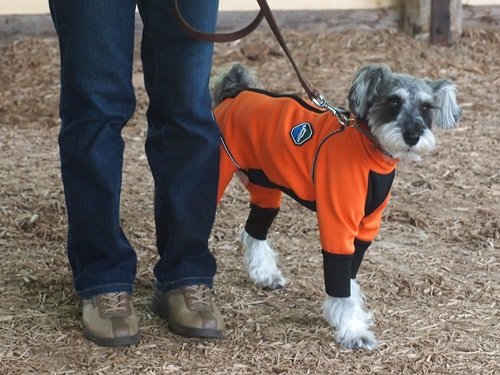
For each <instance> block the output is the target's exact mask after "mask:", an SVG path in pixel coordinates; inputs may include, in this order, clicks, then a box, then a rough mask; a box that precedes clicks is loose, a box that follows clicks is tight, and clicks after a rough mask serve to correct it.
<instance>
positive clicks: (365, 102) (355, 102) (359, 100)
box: [347, 64, 391, 119]
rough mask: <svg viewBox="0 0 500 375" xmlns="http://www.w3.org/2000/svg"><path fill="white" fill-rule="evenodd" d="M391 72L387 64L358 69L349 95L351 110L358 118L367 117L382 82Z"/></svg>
mask: <svg viewBox="0 0 500 375" xmlns="http://www.w3.org/2000/svg"><path fill="white" fill-rule="evenodd" d="M390 74H391V70H390V69H389V67H388V66H386V65H378V64H370V65H367V66H365V67H363V68H361V69H360V70H358V72H357V73H356V74H355V75H354V78H353V80H352V85H351V88H350V89H349V95H348V96H347V100H348V102H349V110H350V111H351V112H352V113H354V114H355V115H356V116H357V117H358V118H360V119H362V118H365V117H366V115H367V112H368V109H369V108H370V105H371V103H372V102H373V98H374V97H375V96H376V95H377V93H378V88H379V86H380V84H381V83H382V82H383V81H384V80H386V79H388V77H389V76H390Z"/></svg>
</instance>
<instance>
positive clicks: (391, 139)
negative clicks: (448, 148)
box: [370, 121, 436, 161]
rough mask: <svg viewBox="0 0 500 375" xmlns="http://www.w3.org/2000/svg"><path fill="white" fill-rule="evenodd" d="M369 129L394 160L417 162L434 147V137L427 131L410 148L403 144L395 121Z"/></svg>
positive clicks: (401, 134) (403, 141) (399, 129)
mask: <svg viewBox="0 0 500 375" xmlns="http://www.w3.org/2000/svg"><path fill="white" fill-rule="evenodd" d="M370 128H371V131H372V133H373V135H374V136H375V138H376V139H377V140H378V142H379V143H380V145H381V146H382V147H383V149H384V151H385V152H387V153H388V154H389V155H391V156H392V157H393V158H395V159H399V160H402V161H418V160H420V159H421V155H423V154H426V153H429V152H431V151H432V150H433V149H434V148H435V147H436V137H435V136H434V133H432V131H430V130H429V129H425V130H424V133H423V134H422V135H421V136H420V139H419V140H418V143H417V144H416V145H413V146H410V145H408V144H407V143H406V142H405V140H404V138H403V133H402V132H401V128H400V127H399V126H398V125H397V122H396V121H393V122H389V123H387V124H383V125H381V126H370Z"/></svg>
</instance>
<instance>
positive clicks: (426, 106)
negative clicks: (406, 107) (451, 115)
mask: <svg viewBox="0 0 500 375" xmlns="http://www.w3.org/2000/svg"><path fill="white" fill-rule="evenodd" d="M431 109H432V104H431V103H424V104H422V106H421V107H420V110H421V111H422V112H429V111H430V110H431Z"/></svg>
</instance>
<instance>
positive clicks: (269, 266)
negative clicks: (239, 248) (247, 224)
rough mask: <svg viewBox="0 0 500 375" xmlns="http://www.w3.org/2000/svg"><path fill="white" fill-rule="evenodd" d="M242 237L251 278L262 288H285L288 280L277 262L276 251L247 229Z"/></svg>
mask: <svg viewBox="0 0 500 375" xmlns="http://www.w3.org/2000/svg"><path fill="white" fill-rule="evenodd" d="M240 238H241V241H242V242H243V244H244V246H245V264H246V267H247V271H248V275H249V277H250V279H251V280H252V281H253V282H254V283H255V284H256V285H258V286H260V287H262V288H269V289H280V288H283V286H285V284H286V280H285V278H284V277H283V275H282V274H281V271H280V270H279V268H278V266H277V264H276V253H275V252H274V250H273V249H272V248H271V247H270V246H269V244H268V243H267V241H266V240H263V241H262V240H257V239H255V238H253V237H252V236H250V235H249V234H248V233H247V232H246V231H245V230H243V231H242V232H241V233H240Z"/></svg>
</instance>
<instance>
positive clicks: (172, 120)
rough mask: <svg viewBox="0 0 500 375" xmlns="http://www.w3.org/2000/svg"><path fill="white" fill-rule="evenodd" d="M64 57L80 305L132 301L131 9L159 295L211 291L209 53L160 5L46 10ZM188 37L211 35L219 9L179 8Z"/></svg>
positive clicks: (109, 1)
mask: <svg viewBox="0 0 500 375" xmlns="http://www.w3.org/2000/svg"><path fill="white" fill-rule="evenodd" d="M49 4H50V10H51V15H52V18H53V21H54V25H55V27H56V30H57V34H58V37H59V44H60V51H61V103H60V114H61V120H62V124H61V129H60V133H59V149H60V157H61V174H62V180H63V185H64V193H65V198H66V207H67V213H68V226H69V228H68V258H69V262H70V265H71V268H72V271H73V278H74V285H75V289H76V290H77V292H78V294H79V295H80V296H81V297H82V298H89V297H91V296H93V295H96V294H100V293H105V292H117V291H127V292H132V289H133V283H134V279H135V274H136V266H137V256H136V253H135V251H134V249H133V248H132V246H131V245H130V243H129V241H128V240H127V238H126V236H125V234H124V233H123V230H122V228H121V226H120V191H121V182H122V164H123V150H124V142H123V139H122V137H121V130H122V128H123V127H124V125H125V124H126V123H127V121H128V120H129V118H130V116H131V115H132V113H133V112H134V109H135V103H136V100H135V95H134V89H133V86H132V63H133V49H134V24H135V7H136V4H137V6H138V8H139V12H140V15H141V18H142V20H143V23H144V31H143V35H142V44H141V57H142V63H143V70H144V79H145V85H146V90H147V93H148V96H149V99H150V104H149V108H148V111H147V120H148V133H147V139H146V155H147V158H148V162H149V166H150V168H151V172H152V174H153V178H154V185H155V196H154V207H155V210H154V211H155V224H156V231H157V246H158V252H159V256H160V257H159V261H158V263H157V265H156V267H155V269H154V273H155V277H156V282H157V286H158V287H159V288H160V289H162V290H170V289H175V288H178V287H182V286H186V285H193V284H204V285H207V286H209V287H212V284H213V277H214V274H215V272H216V262H215V259H214V257H213V255H212V254H211V253H210V251H209V249H208V238H209V235H210V231H211V228H212V225H213V221H214V217H215V208H216V195H217V183H218V168H219V167H218V160H219V130H218V127H217V125H216V123H215V120H214V118H213V115H212V110H211V105H212V104H211V99H210V93H209V89H208V80H209V76H210V69H211V65H212V54H213V45H212V44H211V43H205V42H199V41H196V40H193V39H192V38H190V37H188V36H187V35H186V34H185V32H184V31H182V30H181V29H180V28H179V25H178V23H177V21H176V20H175V18H174V16H173V11H174V10H173V4H172V1H169V0H137V1H135V0H49ZM180 5H181V8H182V9H181V10H182V14H183V16H184V17H185V18H186V19H187V20H188V21H189V22H190V23H191V24H192V25H193V26H195V27H197V28H199V29H201V30H205V31H213V30H214V29H215V24H216V18H217V10H218V1H217V0H215V1H213V0H190V1H186V0H182V1H180Z"/></svg>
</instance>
